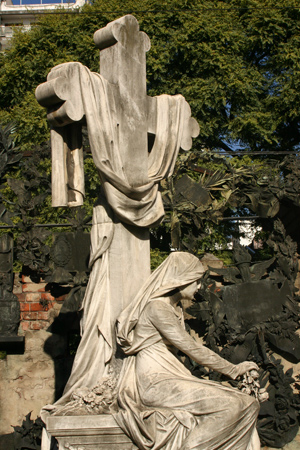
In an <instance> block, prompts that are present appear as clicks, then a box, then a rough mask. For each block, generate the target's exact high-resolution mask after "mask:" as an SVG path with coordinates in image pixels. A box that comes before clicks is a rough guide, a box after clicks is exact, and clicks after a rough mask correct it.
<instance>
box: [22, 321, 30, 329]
mask: <svg viewBox="0 0 300 450" xmlns="http://www.w3.org/2000/svg"><path fill="white" fill-rule="evenodd" d="M29 325H30V324H29V322H22V323H21V327H22V330H23V331H27V330H28V329H29Z"/></svg>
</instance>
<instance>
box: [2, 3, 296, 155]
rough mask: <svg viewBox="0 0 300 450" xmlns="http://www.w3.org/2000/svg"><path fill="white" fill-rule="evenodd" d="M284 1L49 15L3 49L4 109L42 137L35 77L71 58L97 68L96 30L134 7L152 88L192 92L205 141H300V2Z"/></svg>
mask: <svg viewBox="0 0 300 450" xmlns="http://www.w3.org/2000/svg"><path fill="white" fill-rule="evenodd" d="M280 6H281V8H278V3H277V2H276V1H275V0H263V1H258V0H251V1H248V2H247V3H246V4H245V3H244V1H242V0H233V1H230V2H228V1H225V0H224V1H208V0H206V1H204V0H196V1H193V2H190V1H186V0H177V1H176V2H174V1H170V0H163V1H158V0H147V1H141V0H135V1H129V0H125V1H122V2H120V1H116V0H110V1H106V2H103V1H102V0H96V1H95V2H93V4H92V5H85V6H84V7H83V9H82V11H81V13H79V14H75V15H66V14H61V15H58V14H55V15H51V14H49V15H48V14H47V16H46V17H42V18H41V19H40V20H39V22H38V25H37V26H34V27H33V28H32V30H31V31H29V32H26V33H24V32H16V33H15V36H14V40H13V44H12V47H11V49H10V50H9V51H7V52H6V53H5V54H3V55H1V68H0V89H1V92H2V96H1V99H0V108H1V109H2V110H4V111H5V113H2V117H3V114H4V115H5V114H6V117H8V116H9V118H10V119H12V118H14V117H15V118H16V120H17V121H18V122H19V123H20V125H21V129H20V133H21V134H22V136H23V133H24V139H25V142H26V143H27V142H30V140H29V135H31V136H32V138H34V142H35V143H37V142H42V139H44V138H45V113H42V112H41V111H42V110H40V112H39V110H38V108H39V107H37V106H36V107H34V106H33V100H32V99H33V92H34V90H35V88H36V86H37V85H38V84H40V83H42V82H44V81H45V80H46V76H47V73H48V72H49V71H50V69H51V68H52V67H54V66H55V65H57V64H60V63H62V62H67V61H80V62H82V63H83V64H85V65H87V66H88V67H89V68H90V69H91V70H94V71H98V65H99V64H98V59H99V57H98V54H99V52H98V50H97V49H96V48H95V46H94V43H93V33H94V32H95V31H96V30H97V29H98V28H101V27H102V26H104V25H106V23H108V22H109V21H111V20H113V19H115V18H117V17H120V16H121V15H123V14H125V13H128V12H132V13H133V14H134V15H135V16H136V17H137V19H138V20H139V22H140V26H141V29H142V30H144V31H145V32H146V33H148V35H149V37H150V39H151V43H152V48H151V50H150V52H149V54H148V62H147V78H148V88H149V94H150V95H157V94H161V93H170V94H177V93H181V94H182V95H184V96H185V97H186V99H187V100H188V101H189V103H190V104H191V106H192V111H193V115H194V116H195V117H196V118H197V120H198V122H199V124H200V128H201V137H200V139H199V141H200V140H201V142H202V143H205V144H206V145H207V146H209V147H219V148H223V149H227V148H228V146H230V145H231V144H233V143H235V142H237V141H238V142H239V143H240V145H244V146H246V148H249V149H252V150H253V149H255V150H257V149H258V150H260V149H274V148H275V149H289V150H291V149H292V148H294V147H295V146H296V145H297V143H298V141H299V131H298V128H299V127H298V125H299V123H298V117H299V104H300V97H299V95H300V94H299V92H300V89H299V82H298V79H299V77H298V76H297V73H298V72H299V61H300V52H299V39H300V38H299V23H300V22H299V17H300V12H299V9H298V8H297V3H296V2H295V1H290V0H283V1H282V2H281V4H280ZM107 11H111V13H109V12H107ZM28 96H29V97H28ZM22 111H23V112H24V113H25V114H23V115H22ZM7 114H8V116H7ZM0 117H1V115H0ZM25 118H26V119H25ZM30 120H31V121H32V125H31V126H29V127H28V128H26V122H27V123H28V121H30ZM39 122H40V123H39ZM35 127H37V128H35ZM33 130H35V131H33ZM22 145H23V144H22Z"/></svg>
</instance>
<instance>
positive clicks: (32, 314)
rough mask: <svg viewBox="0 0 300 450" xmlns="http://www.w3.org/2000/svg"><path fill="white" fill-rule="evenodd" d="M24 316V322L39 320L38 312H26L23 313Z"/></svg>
mask: <svg viewBox="0 0 300 450" xmlns="http://www.w3.org/2000/svg"><path fill="white" fill-rule="evenodd" d="M21 314H22V319H23V320H37V319H38V318H39V317H38V315H39V313H38V312H24V313H21Z"/></svg>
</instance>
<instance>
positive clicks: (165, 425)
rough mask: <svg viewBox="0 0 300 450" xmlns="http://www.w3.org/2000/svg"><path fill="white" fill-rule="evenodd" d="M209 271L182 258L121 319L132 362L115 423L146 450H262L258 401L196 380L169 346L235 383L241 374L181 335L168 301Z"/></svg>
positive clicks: (161, 271) (167, 264)
mask: <svg viewBox="0 0 300 450" xmlns="http://www.w3.org/2000/svg"><path fill="white" fill-rule="evenodd" d="M202 273H203V266H202V264H201V263H200V262H199V260H197V258H196V257H194V256H192V255H190V254H186V253H181V252H176V253H173V254H171V255H170V256H169V257H168V258H167V259H166V260H165V261H164V263H163V264H162V265H161V266H160V267H159V268H158V269H157V270H156V271H155V272H154V273H153V274H152V275H151V276H150V277H149V279H148V281H147V282H146V283H145V284H144V286H143V287H142V288H141V290H140V291H139V293H138V295H137V297H136V298H135V300H134V301H133V302H132V304H131V305H129V306H128V307H127V308H126V309H125V310H124V311H123V312H122V314H121V316H120V317H119V319H118V322H117V323H118V333H117V335H118V340H119V343H120V345H121V346H122V348H123V350H124V352H125V353H126V354H127V355H128V357H127V359H126V360H125V362H124V364H123V368H122V372H121V376H120V382H119V392H118V402H119V406H120V411H119V412H118V413H117V414H115V419H116V421H117V422H118V424H119V425H120V427H121V428H122V429H123V430H124V432H125V433H126V434H127V435H129V436H130V437H131V439H132V440H133V442H134V443H135V444H136V445H137V446H138V448H139V449H140V450H179V449H184V450H192V449H197V450H259V449H260V444H259V439H258V435H257V431H256V418H257V414H258V411H259V403H258V401H257V400H256V399H254V398H253V397H250V396H249V395H247V394H244V393H242V392H240V391H238V390H236V389H233V388H230V387H226V386H223V385H221V384H220V383H216V382H212V381H209V380H201V379H199V378H196V377H194V376H192V375H191V373H190V372H189V370H187V369H186V368H185V367H184V365H183V364H182V363H181V362H180V361H179V360H178V359H177V358H176V356H174V354H173V353H172V352H171V351H170V350H169V348H168V346H169V345H173V346H174V347H176V348H177V349H179V350H181V351H182V352H184V353H185V354H187V355H188V356H189V357H191V358H192V359H193V360H194V361H196V362H197V363H198V364H202V365H204V366H206V367H209V368H212V369H214V370H217V371H218V372H220V373H223V374H225V375H229V376H231V377H232V378H235V377H236V376H237V375H238V367H237V366H236V365H234V364H231V363H230V362H228V361H226V360H225V359H223V358H221V357H220V356H219V355H217V354H216V353H214V352H212V351H211V350H209V349H208V348H206V347H205V346H203V345H202V344H199V343H197V342H196V341H195V340H194V339H193V338H192V337H191V336H190V335H189V334H188V333H187V332H186V331H185V330H184V328H183V326H182V323H180V320H179V319H180V316H179V317H178V314H177V313H176V311H175V309H174V308H173V307H172V306H171V304H168V302H167V299H166V297H165V296H164V295H165V294H166V293H167V292H168V291H171V290H172V289H174V288H175V287H180V286H184V285H185V284H188V283H191V282H193V281H196V280H197V279H199V278H200V277H201V275H202Z"/></svg>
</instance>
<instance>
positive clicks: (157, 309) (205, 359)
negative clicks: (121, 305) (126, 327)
mask: <svg viewBox="0 0 300 450" xmlns="http://www.w3.org/2000/svg"><path fill="white" fill-rule="evenodd" d="M147 313H148V317H149V319H150V321H151V322H152V324H153V325H154V326H155V328H156V329H157V330H158V331H159V332H160V334H161V335H162V336H163V337H164V338H165V339H167V340H168V342H169V343H170V344H172V345H174V346H175V347H176V348H178V349H179V350H180V351H182V352H183V353H185V354H186V355H188V356H189V357H190V358H192V359H193V360H194V361H196V362H197V363H198V364H201V365H203V366H205V367H208V368H210V369H213V370H216V371H217V372H220V373H222V374H224V375H227V376H229V377H230V378H232V379H235V378H236V377H238V376H239V375H242V374H243V373H245V372H247V371H249V370H252V369H258V367H257V365H256V364H255V363H253V362H249V361H246V362H244V363H241V364H237V365H235V364H232V363H230V362H228V361H226V359H224V358H221V356H219V355H217V354H216V353H215V352H213V351H212V350H210V349H209V348H207V347H205V346H204V345H202V344H199V343H198V342H196V341H195V340H194V339H193V338H192V337H191V336H190V335H189V334H188V333H187V332H186V331H185V330H184V329H183V328H182V326H181V325H180V323H179V321H178V319H177V317H176V315H175V313H174V311H173V308H172V307H171V306H170V305H169V304H168V303H167V302H164V301H161V300H156V301H151V302H149V304H148V305H147Z"/></svg>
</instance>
